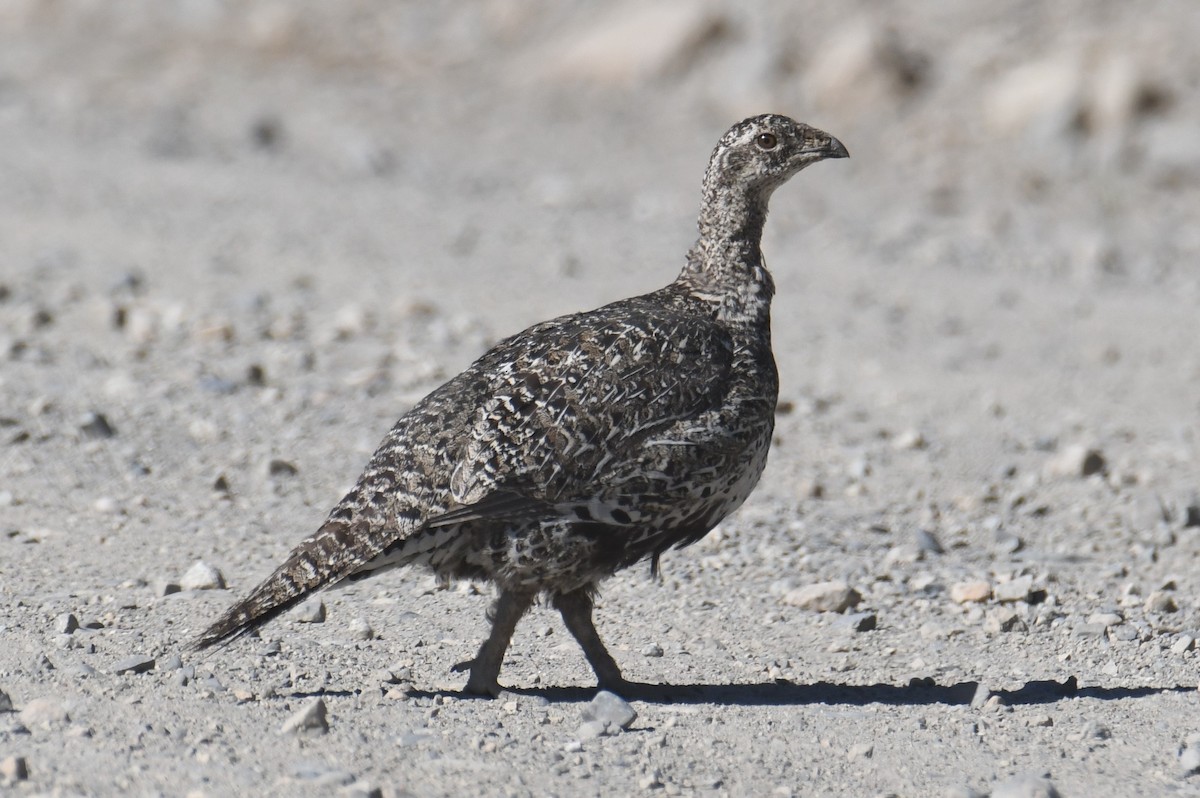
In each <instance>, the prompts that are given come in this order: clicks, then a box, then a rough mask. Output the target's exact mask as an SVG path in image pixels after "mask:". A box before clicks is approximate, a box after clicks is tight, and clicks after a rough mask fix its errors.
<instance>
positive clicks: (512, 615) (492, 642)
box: [454, 590, 537, 698]
mask: <svg viewBox="0 0 1200 798" xmlns="http://www.w3.org/2000/svg"><path fill="white" fill-rule="evenodd" d="M536 595H537V594H536V593H522V592H517V591H512V590H503V591H501V593H500V598H498V599H497V600H496V604H495V606H493V607H492V609H491V611H490V612H489V613H488V617H490V618H491V619H492V631H491V633H490V634H488V639H487V640H485V641H484V643H483V645H482V646H480V648H479V653H478V654H476V655H475V659H472V660H468V661H466V662H460V663H458V664H457V665H455V666H454V670H456V671H465V670H468V669H470V671H471V676H470V678H468V679H467V686H466V688H464V689H465V691H466V692H468V693H474V694H475V695H490V696H492V697H493V698H495V697H496V696H498V695H500V690H501V687H500V683H499V682H498V681H496V678H497V677H498V676H499V675H500V665H501V664H502V663H503V662H504V652H505V651H506V650H507V649H508V642H509V641H510V640H511V639H512V634H513V630H514V629H516V628H517V621H519V620H521V616H522V615H524V614H525V611H526V610H528V609H529V607H530V605H531V604H533V599H534V598H535V596H536Z"/></svg>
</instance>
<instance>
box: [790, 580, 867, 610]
mask: <svg viewBox="0 0 1200 798" xmlns="http://www.w3.org/2000/svg"><path fill="white" fill-rule="evenodd" d="M860 601H862V594H860V593H859V592H858V591H857V590H855V589H854V588H852V587H850V586H849V585H847V584H846V583H845V582H842V581H841V580H834V581H831V582H818V583H817V584H814V585H805V586H803V587H798V588H796V589H794V590H789V591H788V592H787V593H785V594H784V596H783V603H784V604H787V605H790V606H792V607H799V608H800V609H804V610H810V611H812V612H845V611H846V610H848V609H850V608H851V607H854V606H856V605H857V604H858V603H859V602H860Z"/></svg>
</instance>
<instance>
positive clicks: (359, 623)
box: [350, 618, 375, 640]
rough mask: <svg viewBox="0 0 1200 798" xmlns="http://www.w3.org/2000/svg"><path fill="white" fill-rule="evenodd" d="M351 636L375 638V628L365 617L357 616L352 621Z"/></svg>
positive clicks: (360, 638)
mask: <svg viewBox="0 0 1200 798" xmlns="http://www.w3.org/2000/svg"><path fill="white" fill-rule="evenodd" d="M350 636H351V637H352V638H354V639H355V640H374V639H375V630H374V629H372V628H371V624H369V623H367V621H366V619H364V618H355V619H354V620H353V621H351V622H350Z"/></svg>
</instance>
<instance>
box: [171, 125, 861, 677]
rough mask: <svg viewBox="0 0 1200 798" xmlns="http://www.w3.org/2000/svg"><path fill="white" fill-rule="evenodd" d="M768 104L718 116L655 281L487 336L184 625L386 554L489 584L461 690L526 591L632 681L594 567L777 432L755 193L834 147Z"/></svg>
mask: <svg viewBox="0 0 1200 798" xmlns="http://www.w3.org/2000/svg"><path fill="white" fill-rule="evenodd" d="M846 157H849V153H848V152H847V150H846V147H845V146H844V145H843V144H842V143H841V142H840V141H838V140H837V139H836V138H834V137H833V136H831V135H829V134H828V133H825V132H823V131H821V130H818V129H817V128H814V127H811V126H809V125H807V124H803V123H801V122H797V121H795V120H793V119H790V118H789V117H786V116H782V115H777V114H761V115H758V116H753V117H750V118H748V119H745V120H743V121H741V122H739V123H738V124H736V125H734V126H733V127H731V128H730V129H729V130H728V132H726V133H725V134H724V135H723V136H721V138H720V140H719V141H718V143H717V145H716V147H715V149H714V150H713V152H712V156H711V157H710V159H709V162H708V167H707V169H706V170H705V174H704V180H703V187H702V188H703V190H702V201H701V206H700V213H699V218H698V222H697V226H698V228H699V236H698V238H697V239H696V242H695V244H694V245H693V246H692V247H691V249H690V250H689V251H688V253H687V257H686V259H685V261H684V263H683V267H682V269H681V271H680V272H679V273H678V276H677V277H676V279H675V280H674V281H672V282H671V283H669V284H668V285H666V286H665V287H663V288H660V289H658V290H656V291H652V292H650V293H647V294H643V295H640V296H635V297H631V298H629V299H624V300H621V301H617V302H613V303H611V304H607V305H604V306H603V307H600V308H597V309H595V310H591V311H587V312H581V313H574V314H570V315H564V316H560V317H558V318H554V319H551V320H549V321H545V322H542V323H540V324H536V325H534V326H532V327H530V328H528V329H526V330H525V331H523V332H520V333H517V334H516V335H513V336H511V337H508V338H505V339H503V340H501V341H500V342H499V343H497V344H496V345H495V346H494V347H493V348H492V349H490V350H489V351H487V352H486V353H485V354H483V355H482V356H481V357H479V359H478V360H476V361H475V362H474V363H473V364H472V365H471V366H470V367H468V368H467V369H466V370H465V371H463V372H462V373H461V374H459V375H458V376H456V377H454V378H452V379H450V380H449V381H448V382H446V383H445V384H444V385H442V386H441V387H439V388H437V389H435V390H434V391H433V392H432V393H430V394H429V395H428V396H426V397H425V398H424V399H422V400H420V401H419V402H418V403H417V404H416V405H415V406H413V407H412V409H411V410H409V411H408V412H407V413H405V414H404V415H403V416H402V417H401V418H400V419H399V421H397V422H396V424H395V426H393V427H392V429H391V430H390V431H389V432H388V433H387V435H386V436H385V437H384V439H383V441H382V443H381V444H380V445H379V448H378V449H377V450H376V452H375V453H374V455H372V457H371V459H370V460H369V462H368V463H367V465H366V467H365V469H364V471H363V472H362V475H361V476H360V477H359V479H358V481H357V483H356V484H355V485H354V487H353V488H352V489H351V490H350V491H349V493H347V494H346V496H345V497H344V498H343V499H342V500H341V501H339V502H338V503H337V504H336V505H335V506H334V507H333V509H332V510H331V511H330V513H329V515H328V517H327V518H326V520H325V522H324V523H323V524H321V526H320V527H319V528H318V529H317V531H316V532H315V533H313V534H312V535H311V536H310V537H308V538H306V539H304V540H303V541H302V542H301V543H299V544H298V545H297V546H296V547H295V548H294V549H293V550H292V552H291V553H290V555H289V556H288V557H287V559H286V560H285V561H284V562H283V564H282V565H280V566H279V567H278V568H276V569H275V571H274V572H273V573H271V574H270V576H268V577H267V578H266V579H265V580H263V581H262V582H261V583H260V584H259V585H258V586H257V587H255V588H254V589H253V590H252V591H250V593H249V594H248V595H246V596H245V598H243V599H241V600H240V601H238V602H236V603H235V604H233V605H232V606H231V607H230V608H229V609H228V610H227V611H226V612H225V613H224V614H223V615H221V616H220V617H219V618H218V619H217V620H216V621H215V622H214V623H212V625H211V626H209V627H208V628H207V629H206V630H205V631H204V632H202V633H201V634H200V635H199V637H198V638H196V639H195V640H194V642H193V644H192V648H193V649H195V650H202V649H206V648H210V647H213V646H217V645H223V644H227V643H229V642H230V641H232V640H234V639H235V638H237V637H239V636H241V635H243V634H246V633H248V632H250V631H253V630H256V629H258V628H259V627H261V626H262V625H263V624H265V623H267V622H268V621H270V620H271V619H273V618H276V617H278V616H279V615H280V614H281V613H283V612H285V611H286V610H288V609H289V608H291V607H294V606H296V605H297V604H299V603H300V602H302V601H304V600H305V599H306V598H307V597H309V596H310V595H311V594H313V593H314V592H316V591H318V590H320V589H322V588H325V587H329V586H332V585H334V584H336V583H339V582H342V581H343V580H356V579H361V578H364V577H367V576H371V575H374V574H378V573H380V572H383V571H386V570H389V569H392V568H396V567H401V566H424V567H425V568H428V569H431V570H432V571H433V572H434V573H435V574H436V575H437V576H438V577H439V578H441V579H446V580H449V579H470V580H478V581H481V582H483V581H487V582H491V583H493V584H494V586H495V589H496V592H497V599H496V601H495V603H494V604H493V605H492V607H491V609H490V610H489V613H488V617H489V619H490V621H491V629H490V632H489V633H488V636H487V638H486V640H484V642H483V644H482V646H481V647H480V648H479V650H478V653H477V654H476V655H475V657H474V658H473V659H471V660H468V661H467V662H463V663H460V664H458V665H456V666H454V670H456V671H460V672H461V671H469V674H468V678H467V682H466V685H465V688H464V690H465V692H466V693H468V694H476V695H482V696H493V697H494V696H497V695H499V694H500V693H501V691H502V690H503V688H502V687H501V685H500V684H499V674H500V669H501V665H502V663H503V660H504V655H505V652H506V651H507V649H508V646H509V643H510V641H511V637H512V634H513V630H514V629H515V628H516V626H517V623H518V622H519V621H520V620H521V618H522V616H523V615H524V614H525V613H526V611H527V610H529V608H530V607H531V606H533V604H534V603H535V602H537V601H538V600H539V599H541V600H543V601H546V602H548V603H549V604H550V605H551V606H553V607H554V608H555V609H557V610H558V612H559V613H560V614H561V616H562V619H563V622H564V624H565V625H566V628H567V629H568V631H570V633H571V635H572V636H573V637H574V638H575V640H576V641H577V642H578V643H579V646H580V647H581V648H582V650H583V654H584V656H585V657H586V659H587V660H588V662H589V664H590V665H591V667H592V670H593V671H594V672H595V675H596V678H597V682H598V685H599V687H600V688H602V689H607V690H611V691H613V692H617V693H618V694H623V693H631V692H633V691H634V690H636V689H637V685H636V683H634V682H630V681H627V680H626V679H625V678H624V677H623V676H622V673H621V670H620V667H619V666H618V665H617V662H616V661H615V660H614V658H613V657H612V655H611V654H610V653H609V652H608V650H607V648H606V647H605V645H604V643H603V642H602V640H601V639H600V636H599V634H598V633H597V631H596V627H595V624H594V621H593V608H594V604H595V598H596V596H597V593H598V588H599V585H600V583H601V582H602V581H603V580H604V579H606V578H608V577H610V576H612V575H613V574H615V573H616V572H617V571H620V570H622V569H624V568H628V567H630V566H633V565H635V564H637V563H640V562H645V561H649V565H650V571H651V574H653V575H658V573H659V560H660V557H661V556H662V554H663V553H664V552H666V551H667V550H668V549H672V548H682V547H685V546H688V545H689V544H692V543H695V542H696V541H698V540H700V539H701V538H702V537H704V536H705V535H706V534H707V533H708V532H709V531H710V530H712V529H713V527H715V526H716V525H717V524H718V523H719V522H720V521H721V520H722V519H724V518H725V517H726V516H727V515H729V514H730V513H731V512H733V511H734V510H736V509H737V508H738V507H740V506H741V505H742V503H743V502H744V501H745V500H746V498H747V497H748V496H749V495H750V492H751V490H752V489H753V488H754V487H755V485H756V484H757V483H758V480H759V477H760V475H761V474H762V472H763V468H764V466H765V465H766V461H767V451H768V449H769V448H770V445H771V439H772V433H773V430H774V417H775V406H776V400H777V397H778V392H779V378H778V373H777V370H776V366H775V360H774V355H773V353H772V349H771V319H770V311H771V298H772V296H773V295H774V293H775V285H774V281H773V279H772V277H771V274H770V272H769V271H768V270H767V266H766V263H765V261H764V258H763V254H762V251H761V246H760V245H761V239H762V232H763V225H764V223H765V222H766V217H767V205H768V201H769V200H770V198H771V195H772V193H773V192H774V191H775V190H776V189H777V188H779V187H780V186H781V185H783V184H784V183H785V182H786V181H787V180H788V179H790V178H791V177H792V176H793V175H795V174H796V173H798V172H799V171H800V170H802V169H804V168H805V167H807V166H810V165H811V164H814V163H817V162H818V161H822V160H825V159H829V158H846Z"/></svg>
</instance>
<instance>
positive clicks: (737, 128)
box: [705, 114, 850, 200]
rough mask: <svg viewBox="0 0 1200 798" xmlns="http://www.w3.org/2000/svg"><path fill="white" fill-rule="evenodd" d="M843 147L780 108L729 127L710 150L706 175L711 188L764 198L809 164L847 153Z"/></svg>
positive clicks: (838, 142) (841, 156)
mask: <svg viewBox="0 0 1200 798" xmlns="http://www.w3.org/2000/svg"><path fill="white" fill-rule="evenodd" d="M848 157H850V153H849V152H847V151H846V147H845V146H844V145H843V144H842V143H841V142H840V141H838V140H837V139H835V138H834V137H833V136H831V135H829V134H828V133H826V132H824V131H822V130H817V129H816V128H815V127H810V126H808V125H806V124H804V123H802V122H797V121H795V120H794V119H789V118H788V117H786V116H780V115H778V114H761V115H759V116H752V117H750V118H749V119H746V120H743V121H742V122H739V123H738V124H736V125H734V126H733V127H731V128H730V129H729V132H727V133H726V134H725V135H724V136H722V137H721V140H720V141H719V142H718V143H717V147H716V149H714V150H713V154H712V159H711V160H710V161H709V165H708V173H707V174H706V176H705V184H706V187H707V188H708V189H709V190H710V191H712V190H714V189H716V190H719V189H720V188H722V187H724V188H727V189H732V190H742V191H746V192H747V193H748V194H749V195H750V196H752V197H755V198H757V199H760V200H766V199H767V198H769V197H770V195H771V192H772V191H774V190H775V189H777V188H779V186H781V185H783V184H784V183H785V182H786V181H787V180H788V178H790V177H791V176H792V175H794V174H796V173H797V172H799V171H800V170H801V169H803V168H804V167H806V166H808V165H809V164H814V163H816V162H817V161H823V160H825V159H826V158H848Z"/></svg>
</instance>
